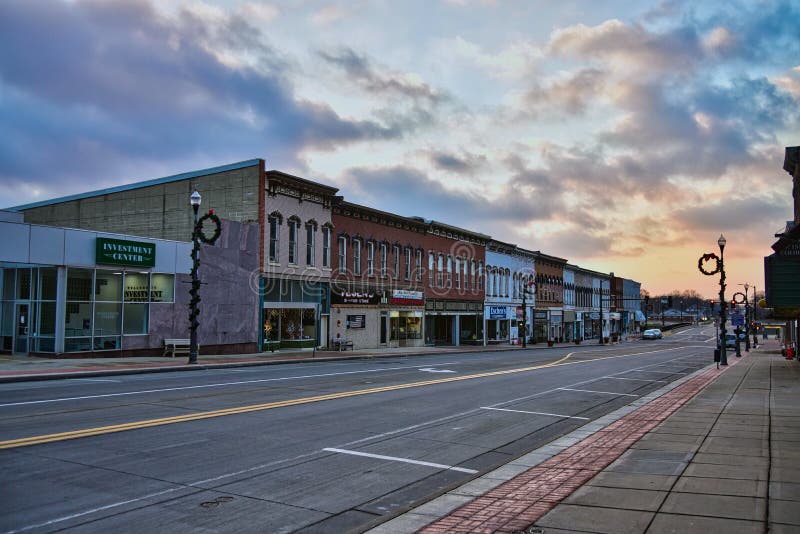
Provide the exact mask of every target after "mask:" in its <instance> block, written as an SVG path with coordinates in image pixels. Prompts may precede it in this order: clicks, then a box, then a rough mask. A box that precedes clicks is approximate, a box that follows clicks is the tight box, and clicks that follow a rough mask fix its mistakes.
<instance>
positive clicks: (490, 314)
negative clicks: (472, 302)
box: [484, 306, 517, 343]
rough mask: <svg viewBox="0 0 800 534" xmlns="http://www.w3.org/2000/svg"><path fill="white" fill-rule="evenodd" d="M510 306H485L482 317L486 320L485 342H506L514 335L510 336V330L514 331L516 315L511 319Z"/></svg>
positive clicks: (514, 336)
mask: <svg viewBox="0 0 800 534" xmlns="http://www.w3.org/2000/svg"><path fill="white" fill-rule="evenodd" d="M511 314H512V308H511V306H486V307H485V311H484V317H485V318H486V342H487V343H501V342H506V343H507V342H508V341H509V340H510V339H512V338H516V335H513V336H512V333H511V328H512V323H513V328H514V330H515V331H516V329H517V325H516V314H514V316H513V319H512V315H511Z"/></svg>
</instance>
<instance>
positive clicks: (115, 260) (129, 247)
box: [95, 237, 156, 267]
mask: <svg viewBox="0 0 800 534" xmlns="http://www.w3.org/2000/svg"><path fill="white" fill-rule="evenodd" d="M95 262H96V263H99V264H102V265H126V266H128V267H155V265H156V246H155V244H153V243H143V242H141V241H124V240H122V239H109V238H106V237H98V238H97V241H96V243H95Z"/></svg>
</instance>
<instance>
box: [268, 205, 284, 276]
mask: <svg viewBox="0 0 800 534" xmlns="http://www.w3.org/2000/svg"><path fill="white" fill-rule="evenodd" d="M267 221H268V224H269V261H270V263H279V262H280V246H279V245H280V240H279V239H280V225H281V223H282V222H283V216H282V215H281V214H280V213H278V212H277V211H273V212H272V213H270V214H269V217H267Z"/></svg>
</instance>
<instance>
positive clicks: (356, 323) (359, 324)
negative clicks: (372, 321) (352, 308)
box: [347, 315, 367, 328]
mask: <svg viewBox="0 0 800 534" xmlns="http://www.w3.org/2000/svg"><path fill="white" fill-rule="evenodd" d="M366 317H367V316H366V315H348V316H347V328H364V327H365V324H366V322H367V321H366Z"/></svg>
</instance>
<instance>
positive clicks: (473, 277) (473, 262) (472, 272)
mask: <svg viewBox="0 0 800 534" xmlns="http://www.w3.org/2000/svg"><path fill="white" fill-rule="evenodd" d="M469 270H470V276H471V277H472V290H473V291H475V282H476V278H475V260H472V261H471V262H470V267H469Z"/></svg>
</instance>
